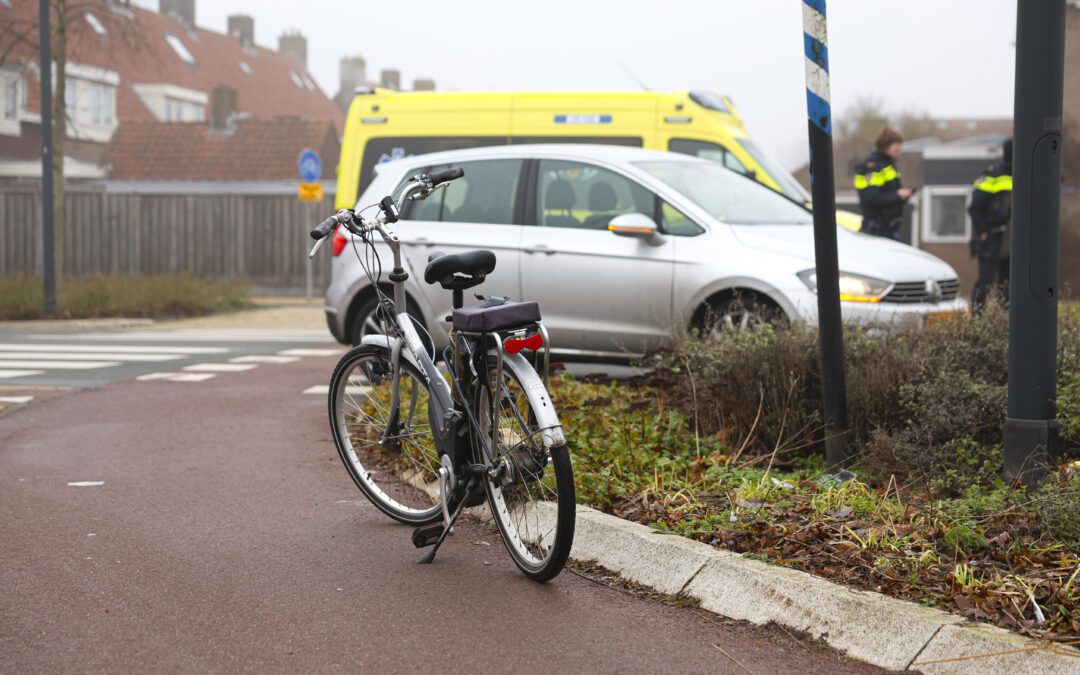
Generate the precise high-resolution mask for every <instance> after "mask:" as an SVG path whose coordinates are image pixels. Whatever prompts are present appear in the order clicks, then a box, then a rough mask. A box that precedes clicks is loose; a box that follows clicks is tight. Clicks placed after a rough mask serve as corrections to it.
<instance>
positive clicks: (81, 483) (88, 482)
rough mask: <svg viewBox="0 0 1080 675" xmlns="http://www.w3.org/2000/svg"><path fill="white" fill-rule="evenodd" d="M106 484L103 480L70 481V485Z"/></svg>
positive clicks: (94, 485)
mask: <svg viewBox="0 0 1080 675" xmlns="http://www.w3.org/2000/svg"><path fill="white" fill-rule="evenodd" d="M104 484H105V481H103V480H77V481H74V482H71V483H68V486H69V487H100V486H102V485H104Z"/></svg>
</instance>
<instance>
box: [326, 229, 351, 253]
mask: <svg viewBox="0 0 1080 675" xmlns="http://www.w3.org/2000/svg"><path fill="white" fill-rule="evenodd" d="M330 243H331V244H333V246H334V248H333V249H332V250H333V252H334V257H335V258H336V257H338V256H339V255H341V252H342V251H344V250H345V245H346V244H348V243H349V240H348V239H346V238H345V235H343V234H342V233H341V226H340V225H338V226H337V227H335V228H334V238H333V239H332V240H331V242H330Z"/></svg>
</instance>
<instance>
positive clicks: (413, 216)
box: [399, 159, 524, 225]
mask: <svg viewBox="0 0 1080 675" xmlns="http://www.w3.org/2000/svg"><path fill="white" fill-rule="evenodd" d="M523 163H524V160H521V159H492V160H482V161H478V162H454V163H453V164H452V165H451V164H443V165H439V166H433V167H430V169H425V170H424V172H434V171H443V170H444V169H448V168H450V167H451V166H455V167H459V168H461V169H463V170H464V171H465V175H464V176H462V177H461V178H458V179H457V180H455V181H453V182H452V183H450V184H449V185H447V186H446V187H445V188H442V189H441V190H438V191H437V192H435V193H434V194H433V195H431V196H430V197H428V198H427V199H425V200H423V201H419V202H410V203H409V204H408V205H407V207H406V209H405V214H404V216H403V217H404V218H405V219H406V220H426V221H435V222H443V223H480V224H489V225H511V224H513V222H514V203H515V200H516V198H517V192H518V181H519V180H521V168H522V165H523ZM415 173H421V172H420V171H417V172H410V176H411V175H414V174H415ZM406 180H407V179H406ZM399 187H400V186H399Z"/></svg>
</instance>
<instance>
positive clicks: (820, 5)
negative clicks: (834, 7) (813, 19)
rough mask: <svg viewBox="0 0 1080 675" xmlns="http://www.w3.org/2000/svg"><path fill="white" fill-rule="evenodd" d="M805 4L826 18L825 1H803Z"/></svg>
mask: <svg viewBox="0 0 1080 675" xmlns="http://www.w3.org/2000/svg"><path fill="white" fill-rule="evenodd" d="M803 3H805V4H806V5H808V6H809V7H810V8H811V9H813V10H815V11H816V12H818V13H819V14H821V16H825V0H803Z"/></svg>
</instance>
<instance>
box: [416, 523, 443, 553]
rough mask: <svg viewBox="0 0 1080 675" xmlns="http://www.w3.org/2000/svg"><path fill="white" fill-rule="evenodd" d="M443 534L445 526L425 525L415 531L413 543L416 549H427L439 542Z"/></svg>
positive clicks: (438, 524) (437, 524) (439, 524)
mask: <svg viewBox="0 0 1080 675" xmlns="http://www.w3.org/2000/svg"><path fill="white" fill-rule="evenodd" d="M442 533H443V524H442V523H435V524H434V525H424V526H423V527H418V528H416V529H415V530H413V533H412V543H413V546H415V547H416V548H426V547H428V546H432V545H434V544H435V542H437V541H439V537H441V536H442Z"/></svg>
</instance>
